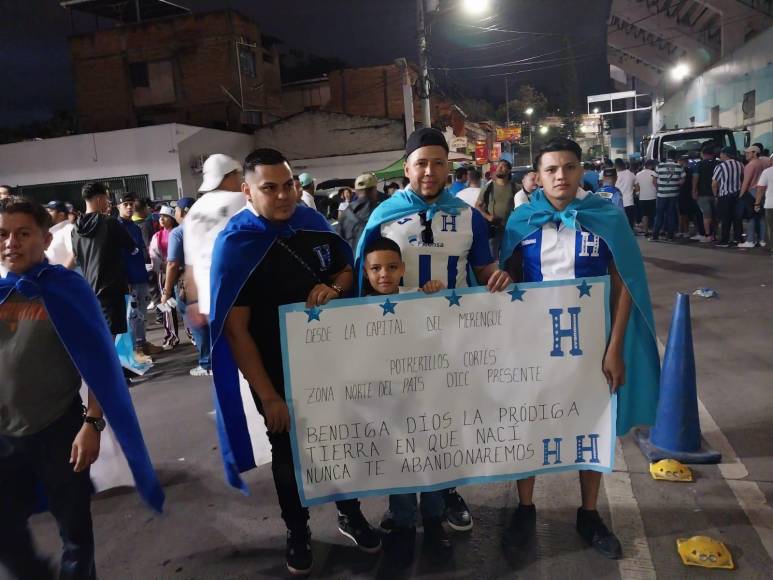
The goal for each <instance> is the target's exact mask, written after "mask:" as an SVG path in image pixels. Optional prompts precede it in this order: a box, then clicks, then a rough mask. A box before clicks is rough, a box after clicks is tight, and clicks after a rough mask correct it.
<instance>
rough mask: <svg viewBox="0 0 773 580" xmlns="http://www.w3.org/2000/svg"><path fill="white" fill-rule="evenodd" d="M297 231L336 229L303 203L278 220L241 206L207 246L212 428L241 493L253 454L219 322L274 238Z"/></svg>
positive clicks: (231, 479) (234, 369)
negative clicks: (214, 420)
mask: <svg viewBox="0 0 773 580" xmlns="http://www.w3.org/2000/svg"><path fill="white" fill-rule="evenodd" d="M298 231H311V232H326V233H335V232H333V230H332V229H331V228H330V225H329V224H328V222H327V220H326V219H325V218H324V217H323V216H322V214H320V213H319V212H317V211H315V210H313V209H310V208H308V207H305V206H300V205H299V206H298V207H296V208H295V212H294V213H293V215H292V217H291V218H290V219H289V220H288V221H286V222H284V223H283V224H281V225H277V224H273V223H271V222H269V221H268V220H266V219H265V218H263V217H260V216H258V215H256V214H255V213H253V212H252V211H251V210H250V208H245V209H243V210H242V211H240V212H238V213H237V214H235V215H234V216H233V217H232V218H231V220H230V221H229V222H228V224H227V225H226V227H225V229H224V230H223V231H222V232H220V234H219V235H218V237H217V240H216V241H215V247H214V250H213V251H212V270H211V273H210V284H211V288H212V304H211V308H210V332H211V336H212V357H211V361H212V374H213V375H214V382H215V410H216V412H217V413H216V415H217V434H218V438H219V439H220V453H221V455H222V457H223V464H224V467H225V475H226V479H227V480H228V483H230V484H231V485H232V486H233V487H235V488H237V489H239V490H241V491H242V492H243V493H244V494H247V493H248V489H247V486H246V484H245V483H244V482H243V481H242V478H241V476H240V474H241V473H243V472H245V471H248V470H250V469H252V468H253V467H255V457H254V454H253V450H252V443H251V442H250V434H249V431H248V430H247V419H246V417H245V414H244V407H243V403H242V397H241V391H240V388H239V369H238V367H237V366H236V361H235V360H234V358H233V355H232V353H231V347H230V345H229V344H228V340H227V339H226V337H225V336H224V334H223V328H224V326H225V320H226V317H227V316H228V312H229V311H230V310H231V308H232V307H233V305H234V302H236V299H237V298H238V296H239V292H240V291H241V289H242V287H243V286H244V284H245V283H246V282H247V280H248V279H249V277H250V275H251V274H252V272H253V270H255V268H257V267H258V266H259V265H260V263H261V262H262V261H263V258H264V257H265V256H266V254H267V253H268V251H269V249H270V248H271V246H272V245H273V244H274V241H275V240H276V239H277V238H279V237H282V238H289V237H291V236H293V235H294V234H295V233H296V232H298ZM339 241H340V243H341V249H342V250H343V251H344V252H345V253H346V255H347V256H348V260H347V263H348V264H349V265H351V264H352V250H351V248H350V247H349V244H347V243H346V241H345V240H344V239H343V238H340V237H339ZM266 283H267V284H268V283H270V281H266ZM276 332H277V333H278V332H279V331H278V329H276Z"/></svg>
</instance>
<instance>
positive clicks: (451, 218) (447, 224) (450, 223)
mask: <svg viewBox="0 0 773 580" xmlns="http://www.w3.org/2000/svg"><path fill="white" fill-rule="evenodd" d="M449 228H450V230H451V231H452V232H455V231H456V216H455V215H447V214H443V231H444V232H447V231H448V230H449Z"/></svg>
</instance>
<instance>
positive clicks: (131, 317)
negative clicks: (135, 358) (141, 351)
mask: <svg viewBox="0 0 773 580" xmlns="http://www.w3.org/2000/svg"><path fill="white" fill-rule="evenodd" d="M131 293H132V298H131V300H130V301H129V309H128V323H129V328H130V329H131V331H132V336H133V337H134V344H135V345H136V346H139V347H141V346H143V345H144V344H145V312H146V311H147V309H148V304H150V288H149V286H148V285H147V284H132V285H131Z"/></svg>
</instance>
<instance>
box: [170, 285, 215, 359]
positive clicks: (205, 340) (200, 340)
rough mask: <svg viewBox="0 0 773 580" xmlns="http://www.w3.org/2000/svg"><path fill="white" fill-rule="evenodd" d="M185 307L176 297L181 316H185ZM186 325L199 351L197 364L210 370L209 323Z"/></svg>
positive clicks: (186, 306)
mask: <svg viewBox="0 0 773 580" xmlns="http://www.w3.org/2000/svg"><path fill="white" fill-rule="evenodd" d="M175 294H176V292H175ZM187 308H188V305H187V304H186V303H185V302H183V301H182V300H180V299H179V298H177V310H179V311H180V314H181V315H182V317H183V318H185V311H186V310H187ZM187 326H188V328H189V329H190V331H191V334H192V335H193V340H194V341H196V350H198V351H199V366H200V367H201V368H203V369H207V370H210V369H211V368H212V364H211V363H210V362H209V355H210V353H211V351H212V344H211V342H210V338H209V324H205V325H204V326H195V325H193V324H190V323H188V324H187Z"/></svg>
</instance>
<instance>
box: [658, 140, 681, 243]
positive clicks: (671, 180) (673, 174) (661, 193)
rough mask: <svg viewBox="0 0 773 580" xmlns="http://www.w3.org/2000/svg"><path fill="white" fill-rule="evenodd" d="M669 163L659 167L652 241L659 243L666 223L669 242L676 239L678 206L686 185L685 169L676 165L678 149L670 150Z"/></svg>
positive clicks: (668, 154)
mask: <svg viewBox="0 0 773 580" xmlns="http://www.w3.org/2000/svg"><path fill="white" fill-rule="evenodd" d="M666 156H667V158H668V161H666V162H665V163H661V164H660V165H658V169H657V174H658V177H657V190H658V192H657V200H656V203H655V225H654V226H653V228H652V237H651V238H650V241H653V242H657V241H658V236H659V235H660V230H661V229H662V228H663V225H664V223H665V226H666V235H667V236H668V240H669V241H671V240H673V239H674V233H675V232H676V225H677V204H678V202H679V188H680V187H681V186H682V183H684V179H685V175H684V169H682V167H681V166H680V165H679V164H678V163H676V149H669V151H668V153H667V154H666Z"/></svg>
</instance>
